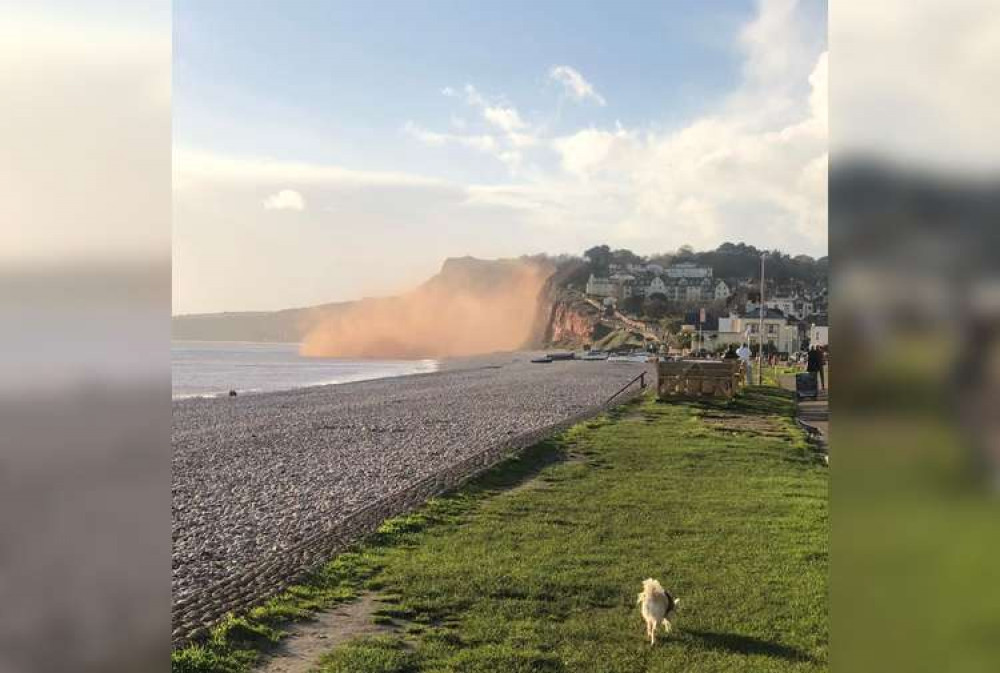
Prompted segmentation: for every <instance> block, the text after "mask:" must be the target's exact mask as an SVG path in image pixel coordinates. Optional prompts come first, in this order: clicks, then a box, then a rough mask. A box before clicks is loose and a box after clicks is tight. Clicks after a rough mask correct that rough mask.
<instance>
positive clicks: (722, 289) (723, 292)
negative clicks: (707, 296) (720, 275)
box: [715, 279, 732, 301]
mask: <svg viewBox="0 0 1000 673" xmlns="http://www.w3.org/2000/svg"><path fill="white" fill-rule="evenodd" d="M731 294H732V291H731V290H730V289H729V286H728V285H726V281H724V280H721V279H720V280H719V282H718V283H716V284H715V300H716V301H724V300H726V299H729V295H731Z"/></svg>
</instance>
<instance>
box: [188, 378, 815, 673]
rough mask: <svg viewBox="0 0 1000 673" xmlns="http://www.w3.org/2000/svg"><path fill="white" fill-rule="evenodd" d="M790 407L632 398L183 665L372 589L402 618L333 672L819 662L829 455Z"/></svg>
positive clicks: (231, 661)
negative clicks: (650, 622) (655, 607)
mask: <svg viewBox="0 0 1000 673" xmlns="http://www.w3.org/2000/svg"><path fill="white" fill-rule="evenodd" d="M792 410H793V406H792V401H791V398H790V396H789V394H788V393H785V392H783V391H779V390H777V389H774V388H769V387H765V388H751V389H749V390H748V391H747V392H746V393H745V394H744V395H743V396H742V397H741V398H740V399H739V400H738V401H736V402H734V403H731V404H729V405H717V406H697V405H688V404H661V403H657V402H655V401H653V400H651V399H645V400H642V401H641V402H635V403H631V404H629V405H626V406H624V407H622V408H620V409H619V410H618V411H617V412H615V413H613V414H610V415H607V416H604V417H601V418H599V419H595V420H593V421H591V422H589V423H585V424H582V425H579V426H577V427H575V428H573V429H571V430H570V431H568V432H566V433H564V434H563V435H561V436H559V437H557V438H555V439H553V440H550V441H547V442H543V443H542V444H540V445H537V446H536V447H534V448H532V449H530V450H528V451H527V452H525V453H524V454H523V455H522V456H520V457H519V458H517V459H514V460H511V461H508V462H507V463H505V464H503V465H502V466H500V467H499V468H497V469H494V470H493V471H491V472H490V473H488V474H487V475H485V476H484V477H482V478H480V479H478V480H477V481H476V482H475V483H472V484H470V485H468V486H467V487H465V488H463V489H462V490H461V491H459V492H457V493H455V494H452V495H449V496H447V497H443V498H438V499H435V500H433V501H432V502H430V503H429V504H428V505H427V506H426V507H425V508H424V509H422V510H421V511H419V512H417V513H415V514H412V515H409V516H406V517H400V518H397V519H393V520H391V521H388V522H386V524H384V525H383V526H382V528H381V529H380V531H379V533H378V534H376V535H375V536H373V537H372V538H371V539H369V540H367V541H366V542H365V543H363V544H361V545H359V546H358V547H357V548H356V549H355V550H354V551H352V552H351V553H348V554H344V555H342V556H341V557H339V558H338V559H336V560H335V561H333V562H332V563H330V564H328V565H327V566H326V567H325V568H324V569H322V570H321V571H320V572H318V573H317V574H316V575H315V576H314V577H313V578H311V579H310V581H309V582H308V583H306V584H305V585H303V586H301V587H297V588H294V589H293V590H292V591H290V592H289V593H288V594H286V595H285V596H283V597H281V598H280V599H277V600H275V601H272V602H271V603H270V604H268V605H267V606H264V607H262V608H259V609H258V610H257V611H255V612H254V613H252V614H251V615H250V616H249V617H247V618H234V619H232V620H230V622H229V623H227V624H226V625H224V626H223V627H220V628H219V629H216V631H215V633H214V635H213V637H212V639H211V640H210V641H209V642H208V643H206V644H205V645H203V646H199V647H192V648H188V649H187V650H183V651H180V652H175V653H174V670H175V671H176V672H177V673H188V672H192V671H197V672H199V673H200V672H202V671H226V672H227V673H228V672H235V671H241V670H245V668H246V665H247V664H248V663H249V662H250V661H252V660H253V658H254V657H255V656H256V651H257V650H258V649H259V648H261V647H266V646H267V644H268V643H270V642H272V641H274V640H275V639H277V638H278V637H280V632H279V629H280V624H281V622H282V621H283V620H287V619H291V618H297V617H302V616H306V615H307V614H308V613H309V611H311V610H314V609H317V608H321V607H324V606H327V605H330V604H332V603H335V602H337V601H340V600H344V599H345V598H347V597H349V596H352V595H356V594H357V593H358V592H361V591H375V592H379V593H380V595H381V596H382V597H383V599H385V600H387V603H386V605H385V607H384V608H382V609H381V611H380V613H379V614H377V615H376V616H375V619H376V620H378V621H380V622H384V623H392V624H394V625H396V626H397V627H398V628H397V629H396V630H395V631H394V632H393V633H392V634H391V635H388V636H382V637H379V638H367V639H360V640H356V641H352V642H348V643H346V644H344V645H342V646H340V647H338V648H336V649H335V650H334V651H332V652H331V653H330V654H329V655H327V657H326V658H325V660H324V661H323V663H322V665H321V667H320V669H319V670H321V671H323V672H324V673H342V672H343V673H346V672H351V673H374V672H379V673H393V672H395V673H404V672H407V671H435V672H440V673H444V672H456V673H457V672H468V673H479V672H482V673H487V672H489V673H492V672H495V671H505V672H510V673H520V672H528V671H539V672H542V673H545V672H551V673H555V672H562V671H573V672H576V671H581V672H583V671H594V672H601V673H611V672H616V671H621V672H623V673H625V672H628V673H635V672H637V671H650V672H654V671H681V670H683V671H686V672H689V673H690V672H697V671H741V672H742V671H815V670H825V669H826V668H827V647H828V643H827V641H828V627H827V589H828V586H827V570H828V552H829V535H828V492H827V487H828V473H827V470H826V468H825V467H823V466H822V465H821V463H820V462H819V461H817V460H816V458H815V456H814V455H813V453H812V451H811V449H810V448H809V447H808V446H807V445H806V444H805V443H804V441H803V437H802V436H801V434H800V433H799V431H798V430H796V429H795V428H794V425H793V423H792V422H791V414H792ZM650 576H651V577H655V578H657V579H659V580H660V581H661V582H662V583H663V584H664V586H665V587H667V588H668V589H669V590H671V591H672V592H673V593H674V594H675V595H677V596H679V597H680V598H681V606H680V610H679V615H678V617H677V619H676V621H675V629H674V632H673V634H672V635H671V636H670V637H668V638H666V639H663V640H661V641H660V642H658V643H657V645H656V646H655V647H650V646H649V643H648V641H645V640H644V627H643V624H642V620H641V618H640V617H639V613H638V610H637V608H636V606H635V597H636V594H637V593H638V592H639V590H640V588H641V587H640V583H641V581H642V580H643V579H644V578H646V577H650ZM661 634H662V631H661Z"/></svg>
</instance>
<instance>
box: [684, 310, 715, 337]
mask: <svg viewBox="0 0 1000 673" xmlns="http://www.w3.org/2000/svg"><path fill="white" fill-rule="evenodd" d="M699 317H700V311H688V312H687V313H685V314H684V324H685V325H694V326H695V329H697V328H698V318H699ZM701 328H702V329H703V330H706V331H708V332H715V331H718V329H719V316H717V315H712V314H711V313H709V312H708V311H706V312H705V322H704V323H702V324H701Z"/></svg>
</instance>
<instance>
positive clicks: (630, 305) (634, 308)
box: [621, 295, 642, 315]
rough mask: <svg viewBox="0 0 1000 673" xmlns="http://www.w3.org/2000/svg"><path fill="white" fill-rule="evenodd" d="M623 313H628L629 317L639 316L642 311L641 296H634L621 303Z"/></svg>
mask: <svg viewBox="0 0 1000 673" xmlns="http://www.w3.org/2000/svg"><path fill="white" fill-rule="evenodd" d="M621 309H622V313H627V314H629V315H639V312H640V311H642V297H640V296H639V295H632V296H631V297H628V298H626V299H625V301H623V302H622V303H621Z"/></svg>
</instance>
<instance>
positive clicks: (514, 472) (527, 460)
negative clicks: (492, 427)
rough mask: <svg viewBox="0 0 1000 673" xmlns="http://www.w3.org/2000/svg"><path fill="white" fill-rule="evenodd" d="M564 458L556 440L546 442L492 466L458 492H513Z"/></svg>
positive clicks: (562, 445)
mask: <svg viewBox="0 0 1000 673" xmlns="http://www.w3.org/2000/svg"><path fill="white" fill-rule="evenodd" d="M565 459H566V448H565V446H564V442H563V441H561V439H560V438H559V437H554V438H550V439H545V440H542V441H541V442H539V443H537V444H535V445H533V446H530V447H528V448H527V449H525V450H524V451H522V452H521V453H519V454H517V455H516V456H513V457H511V458H508V459H507V460H505V461H503V462H502V463H500V464H498V465H495V466H493V467H492V468H490V469H489V470H488V471H487V472H485V473H484V474H481V475H479V476H478V477H475V478H473V479H472V480H470V481H469V482H468V483H466V484H465V485H464V486H461V487H459V490H460V491H464V492H465V493H467V494H469V495H474V494H482V493H491V492H495V491H506V490H509V489H514V488H517V487H518V486H521V485H522V484H524V483H525V482H527V481H530V480H531V479H534V478H535V477H536V476H538V473H539V472H541V471H542V470H544V469H545V468H546V467H548V466H549V465H552V464H553V463H558V462H560V461H562V460H565Z"/></svg>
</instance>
